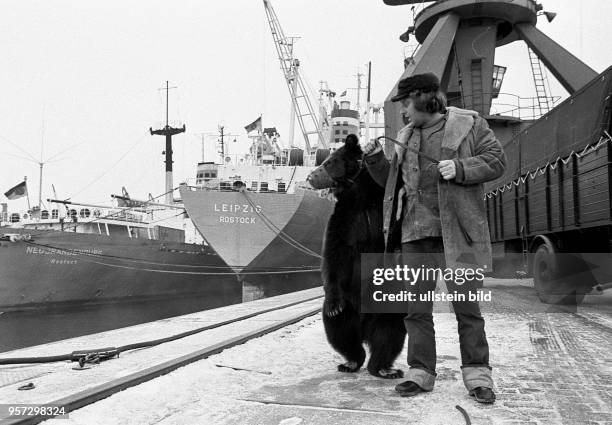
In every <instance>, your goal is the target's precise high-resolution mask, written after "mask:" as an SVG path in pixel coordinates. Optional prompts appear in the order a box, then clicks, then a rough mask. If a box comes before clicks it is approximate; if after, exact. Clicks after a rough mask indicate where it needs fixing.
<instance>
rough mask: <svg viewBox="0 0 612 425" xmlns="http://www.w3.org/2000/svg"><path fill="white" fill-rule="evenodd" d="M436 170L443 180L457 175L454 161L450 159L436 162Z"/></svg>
mask: <svg viewBox="0 0 612 425" xmlns="http://www.w3.org/2000/svg"><path fill="white" fill-rule="evenodd" d="M438 171H439V172H440V174H441V175H442V178H443V179H444V180H452V179H454V178H455V177H456V176H457V170H456V169H455V162H454V161H452V160H445V161H440V162H439V163H438Z"/></svg>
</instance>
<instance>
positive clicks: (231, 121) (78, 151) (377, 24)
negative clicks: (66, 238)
mask: <svg viewBox="0 0 612 425" xmlns="http://www.w3.org/2000/svg"><path fill="white" fill-rule="evenodd" d="M272 1H273V5H274V7H275V10H276V13H277V15H278V17H279V19H280V21H281V25H282V27H283V29H284V31H285V34H286V35H288V36H299V37H301V38H300V40H299V41H298V43H297V44H296V47H295V53H296V56H297V57H298V58H300V60H301V63H302V71H303V75H304V76H305V77H306V79H307V81H308V83H309V85H310V86H311V87H312V89H313V91H315V92H316V90H318V88H319V81H320V80H325V81H327V82H328V83H329V85H330V88H332V89H333V90H335V91H337V92H338V93H340V92H342V91H344V90H346V89H347V88H351V87H356V84H357V81H356V77H355V74H356V73H357V71H358V70H361V71H362V72H364V71H365V70H366V68H365V64H366V63H367V61H369V60H371V61H372V64H373V73H372V75H373V81H372V99H373V101H374V102H382V101H383V100H384V98H385V97H386V95H387V94H388V91H389V90H390V88H391V87H392V86H393V84H394V83H395V80H396V79H397V78H398V77H399V76H400V74H401V72H402V70H403V64H402V60H403V57H404V52H405V51H409V49H406V44H404V43H402V42H401V41H399V40H398V36H399V34H400V33H402V32H403V31H405V29H406V28H407V27H408V26H409V25H410V24H411V12H410V8H409V7H407V6H404V7H391V6H386V5H385V4H384V3H383V1H382V0H334V1H329V0H328V1H323V0H315V1H313V0H272ZM543 4H544V7H545V9H546V10H550V11H554V12H557V13H558V16H557V19H556V20H555V21H553V23H548V22H547V21H546V20H545V19H544V18H540V21H539V28H540V29H541V30H542V31H544V32H545V33H546V34H548V35H550V36H551V37H553V38H554V39H555V40H556V41H557V42H559V43H561V44H562V45H563V46H564V47H566V48H567V49H568V50H570V51H571V52H572V53H574V54H576V55H578V56H579V57H580V58H581V59H582V60H584V61H585V62H586V63H587V64H589V65H590V66H591V67H592V68H594V69H595V70H596V71H598V72H601V71H603V70H604V69H606V68H607V67H608V66H610V65H612V48H611V46H610V39H611V35H612V28H610V26H609V25H606V24H607V23H609V22H610V21H609V17H610V16H612V2H607V1H600V0H582V1H580V2H578V1H576V0H574V1H570V0H555V1H552V0H547V1H543ZM0 49H1V50H2V59H3V60H2V64H3V66H2V72H1V73H0V78H1V80H0V87H1V90H2V96H1V99H2V101H1V102H0V157H1V158H2V167H1V168H0V183H1V184H0V186H1V187H0V193H2V192H4V191H6V190H8V189H9V188H10V187H11V186H13V185H14V184H17V183H19V182H20V181H21V179H22V178H23V176H24V175H27V176H28V186H29V189H30V193H31V195H30V197H31V201H32V204H35V203H36V202H37V198H38V164H36V163H34V162H32V161H27V160H25V159H23V158H20V157H27V156H28V155H31V156H33V157H34V158H36V159H37V160H38V158H39V157H40V150H41V140H44V151H43V158H44V159H48V158H52V157H54V156H55V155H57V154H58V153H60V155H59V156H57V157H56V158H55V159H59V161H56V162H50V163H49V164H47V165H45V171H44V181H43V199H44V198H47V197H51V193H52V192H51V184H54V185H55V188H56V189H57V195H58V197H60V198H67V197H72V199H73V200H77V201H88V202H103V203H108V202H109V200H110V194H111V193H119V192H120V190H121V186H126V187H127V189H128V190H129V191H130V194H131V195H132V196H134V197H144V196H146V195H147V194H148V193H149V192H151V193H153V195H157V194H160V193H162V192H163V191H164V177H163V176H164V164H163V159H164V158H163V156H162V155H161V152H162V151H163V149H164V147H163V143H164V140H163V138H162V137H160V136H155V137H153V136H150V135H149V132H148V131H149V130H148V129H149V127H150V126H153V127H156V126H159V125H160V124H161V122H162V121H163V120H164V101H165V97H164V94H163V92H162V91H160V90H159V88H161V87H162V86H164V84H165V81H166V80H169V81H170V84H171V86H176V87H177V89H174V90H171V91H170V120H171V121H176V122H178V121H180V122H181V123H185V124H186V126H187V132H186V133H185V134H183V135H180V136H176V137H175V138H174V152H175V158H174V159H175V164H174V167H175V179H174V180H175V186H176V185H178V183H179V182H180V181H182V180H184V179H186V178H193V177H194V175H195V166H196V164H197V162H198V161H201V160H202V150H201V136H200V135H198V134H197V133H211V132H215V131H216V130H217V125H218V124H220V123H221V124H224V125H225V127H226V131H227V132H230V133H235V134H237V135H238V136H237V137H236V138H237V140H238V142H236V143H235V144H234V143H231V144H230V145H229V149H230V153H232V152H237V151H239V150H244V148H245V146H247V143H248V141H247V138H246V134H245V131H244V126H245V125H246V124H248V123H250V122H251V121H253V120H254V119H255V118H257V117H258V116H259V115H260V113H263V117H264V118H263V119H264V126H276V127H277V128H278V130H279V132H280V133H281V135H282V136H284V137H285V138H286V135H287V131H288V127H289V109H290V106H289V105H290V101H289V95H288V90H287V87H286V85H285V82H284V79H283V77H282V74H281V71H280V68H279V63H278V59H277V57H276V52H275V50H274V45H273V41H272V37H271V34H270V29H269V27H268V24H267V21H266V17H265V12H264V7H263V2H262V1H261V0H234V1H206V2H203V1H201V0H189V1H187V0H180V1H172V2H171V1H161V0H156V1H153V0H147V1H129V2H126V1H109V0H106V1H103V2H102V1H76V0H74V1H60V0H55V1H42V0H41V1H28V0H23V1H11V2H5V3H4V8H3V13H2V14H1V15H0ZM496 63H497V64H499V65H504V66H507V67H508V73H507V76H506V80H505V82H504V86H503V88H502V90H503V91H504V92H512V93H516V94H520V95H523V96H532V95H533V94H534V89H533V83H532V80H531V78H526V76H527V75H530V68H529V62H528V58H527V50H526V47H525V45H524V44H523V43H514V44H513V45H510V46H506V47H504V48H502V49H499V50H498V52H497V57H496ZM553 92H554V93H553V94H557V95H565V93H564V92H563V90H562V89H561V88H560V86H559V85H558V84H553ZM349 94H352V95H354V94H355V91H354V90H349ZM315 100H316V99H315ZM297 128H298V126H297V125H296V129H297ZM205 140H206V141H207V144H208V145H207V149H206V152H205V153H206V158H205V159H206V160H209V161H210V160H215V159H217V157H216V155H215V153H214V152H215V148H214V146H213V139H211V138H210V136H208V137H206V138H205ZM296 140H298V136H297V135H296ZM14 145H17V146H19V148H20V149H21V150H20V149H19V148H17V147H15V146H14ZM75 145H76V146H75ZM66 149H68V150H67V151H66V152H64V153H61V152H62V151H64V150H66ZM26 152H27V154H26ZM0 198H1V199H0V202H6V198H4V196H0ZM9 205H10V209H11V210H12V209H21V208H23V207H24V206H25V205H26V201H25V200H17V201H10V204H9Z"/></svg>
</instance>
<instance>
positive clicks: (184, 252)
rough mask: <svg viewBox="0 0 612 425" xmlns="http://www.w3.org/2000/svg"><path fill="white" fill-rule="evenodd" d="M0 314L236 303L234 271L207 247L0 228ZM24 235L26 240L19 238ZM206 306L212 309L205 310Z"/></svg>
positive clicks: (239, 292) (237, 289)
mask: <svg viewBox="0 0 612 425" xmlns="http://www.w3.org/2000/svg"><path fill="white" fill-rule="evenodd" d="M0 233H11V234H17V235H18V236H17V237H16V238H15V237H13V238H11V239H12V240H6V238H4V240H2V241H0V311H18V310H28V309H42V308H57V307H70V306H80V307H82V306H84V305H89V304H91V305H95V304H109V303H121V302H143V301H147V300H164V299H167V300H170V299H180V298H185V297H194V296H197V297H202V296H205V298H207V299H209V300H214V301H213V304H214V305H213V307H214V306H222V305H228V304H232V303H239V302H241V301H242V286H241V283H240V282H238V281H237V279H236V276H235V275H234V273H233V271H232V270H231V269H229V268H228V267H227V265H226V264H225V263H224V262H223V261H222V260H221V259H220V258H219V257H218V256H217V255H216V254H215V253H214V252H212V251H211V250H210V249H209V248H208V247H204V246H201V245H195V244H186V243H180V242H168V241H159V240H150V239H136V238H134V239H132V238H129V237H125V236H112V235H110V236H106V235H96V234H83V233H72V232H61V231H53V230H33V231H26V230H24V229H0ZM28 234H30V235H31V240H28V239H27V238H22V237H21V236H26V235H28ZM207 308H211V307H210V305H209V306H208V307H207Z"/></svg>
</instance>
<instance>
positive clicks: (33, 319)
mask: <svg viewBox="0 0 612 425" xmlns="http://www.w3.org/2000/svg"><path fill="white" fill-rule="evenodd" d="M232 302H235V300H234V299H232V298H231V297H228V298H227V299H224V298H223V297H215V298H211V297H205V296H203V297H189V298H181V299H172V300H161V301H147V302H146V303H144V302H143V303H121V304H109V305H96V306H83V307H78V308H75V307H72V308H70V309H61V310H60V309H57V310H46V311H26V312H11V313H3V314H0V353H1V352H6V351H10V350H15V349H18V348H23V347H30V346H33V345H39V344H45V343H48V342H53V341H59V340H63V339H67V338H74V337H77V336H82V335H88V334H92V333H98V332H103V331H108V330H111V329H117V328H122V327H125V326H132V325H137V324H140V323H146V322H151V321H154V320H159V319H166V318H168V317H174V316H180V315H183V314H189V313H194V312H197V311H202V310H208V309H211V308H217V307H221V306H224V305H228V304H231V303H232ZM134 342H138V341H134ZM83 348H84V349H86V348H91V347H83ZM94 348H95V347H94ZM50 354H57V353H50Z"/></svg>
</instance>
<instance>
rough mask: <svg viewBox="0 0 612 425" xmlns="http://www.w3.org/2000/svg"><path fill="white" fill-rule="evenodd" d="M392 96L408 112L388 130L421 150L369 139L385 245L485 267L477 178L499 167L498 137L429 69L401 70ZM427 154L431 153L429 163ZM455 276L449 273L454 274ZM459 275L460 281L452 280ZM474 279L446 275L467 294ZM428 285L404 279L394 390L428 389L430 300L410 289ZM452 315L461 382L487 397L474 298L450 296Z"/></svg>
mask: <svg viewBox="0 0 612 425" xmlns="http://www.w3.org/2000/svg"><path fill="white" fill-rule="evenodd" d="M392 101H393V102H397V101H399V102H401V104H402V107H401V112H402V114H403V115H406V116H407V117H408V118H409V119H410V124H408V125H407V126H405V127H404V128H402V129H401V130H400V132H399V134H398V137H397V139H398V140H399V141H400V142H401V143H402V144H404V145H406V146H410V147H412V148H413V149H414V150H416V151H419V152H420V153H423V154H425V155H417V154H416V153H413V152H411V151H408V150H407V149H404V148H403V147H400V146H396V147H395V153H394V155H393V159H392V161H391V163H390V164H389V161H388V160H387V159H386V158H385V156H384V154H383V152H382V147H381V146H380V145H379V144H378V143H377V142H371V143H369V144H368V145H367V146H366V147H365V149H364V152H365V154H366V157H365V162H366V166H367V168H368V171H369V172H370V174H371V175H372V177H373V178H374V179H375V180H376V181H377V182H378V184H380V185H381V186H383V187H385V198H384V205H383V211H384V222H383V231H384V232H385V240H386V243H387V251H388V252H393V251H394V250H397V245H399V244H401V252H402V258H403V261H404V263H405V264H407V265H408V266H410V267H413V268H420V267H421V266H424V267H429V268H437V269H442V270H446V269H445V268H446V267H448V268H450V269H452V270H458V269H459V268H461V267H464V268H465V267H471V268H473V269H476V268H482V269H483V270H485V271H486V268H487V267H488V268H490V267H491V243H490V238H489V229H488V224H487V219H486V212H485V205H484V189H483V183H484V182H487V181H490V180H494V179H496V178H498V177H500V176H501V175H502V174H503V172H504V170H505V167H506V158H505V155H504V152H503V149H502V146H501V144H500V143H499V141H498V140H497V139H496V138H495V135H494V134H493V132H492V131H491V130H490V129H489V126H488V124H487V122H486V120H484V119H483V118H481V117H480V116H478V113H476V112H474V111H468V110H463V109H458V108H452V107H448V108H447V106H446V98H445V96H444V94H443V93H441V92H440V83H439V80H438V78H437V77H436V76H435V75H433V74H419V75H414V76H412V77H408V78H405V79H403V80H401V81H400V83H399V85H398V92H397V95H396V96H394V97H393V98H392ZM427 156H429V157H430V158H432V157H433V158H434V159H436V160H439V163H438V164H437V165H436V164H435V163H434V162H432V161H430V160H428V159H426V158H427ZM457 276H458V275H457ZM459 283H461V284H459ZM478 283H482V281H480V282H474V281H468V282H465V283H463V282H459V280H458V279H456V281H449V282H447V286H448V290H449V291H448V292H449V293H453V292H454V291H455V290H457V291H459V292H461V293H464V294H467V291H470V290H473V289H475V288H476V287H477V286H478ZM435 287H436V281H435V278H432V279H431V280H423V279H422V280H420V281H418V282H416V284H415V285H414V286H412V287H411V291H413V292H415V293H416V297H417V298H416V301H414V302H409V303H407V315H406V317H405V319H404V323H405V326H406V328H407V331H408V335H409V339H408V364H409V366H410V370H409V372H408V380H407V381H406V382H403V383H401V384H399V385H397V386H396V388H395V389H396V391H398V392H399V393H400V394H401V395H402V396H414V395H417V394H419V393H421V392H423V391H431V390H433V386H434V381H435V377H436V372H435V368H436V346H435V332H434V325H433V316H432V309H433V304H432V302H431V301H421V300H420V299H419V296H418V294H420V293H427V292H429V291H432V290H434V289H435ZM453 307H454V310H455V315H456V318H457V322H458V330H459V342H460V350H461V360H462V366H461V369H462V374H463V381H464V384H465V386H466V388H467V390H468V391H469V394H470V395H471V396H473V397H475V399H476V400H477V401H478V402H481V403H493V402H494V401H495V393H494V392H493V380H492V377H491V367H490V366H489V347H488V344H487V339H486V335H485V330H484V319H483V318H482V315H481V314H480V308H479V305H478V302H475V301H464V302H453Z"/></svg>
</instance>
